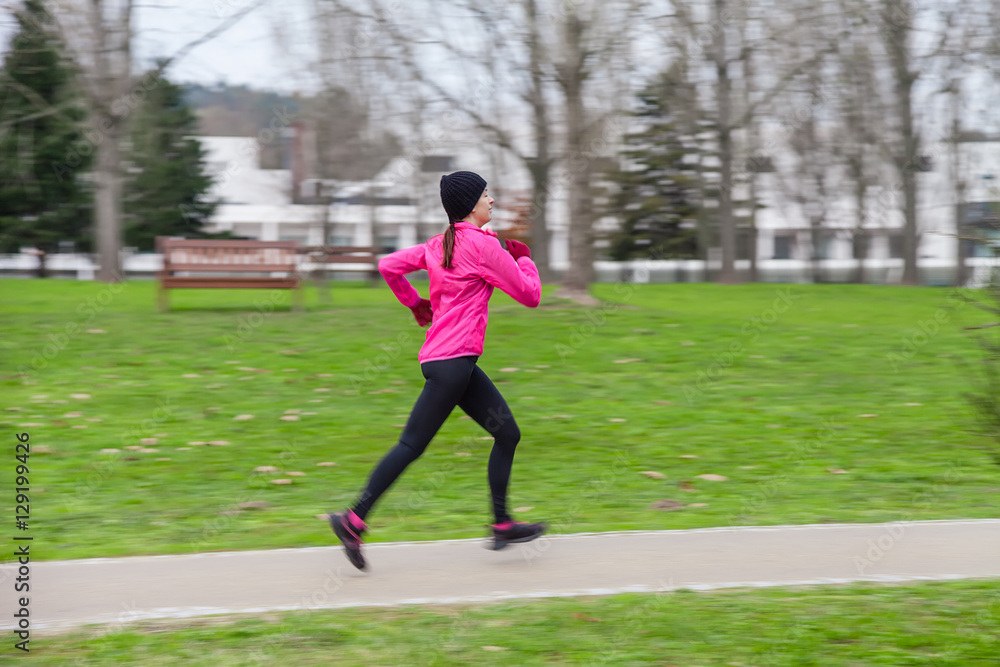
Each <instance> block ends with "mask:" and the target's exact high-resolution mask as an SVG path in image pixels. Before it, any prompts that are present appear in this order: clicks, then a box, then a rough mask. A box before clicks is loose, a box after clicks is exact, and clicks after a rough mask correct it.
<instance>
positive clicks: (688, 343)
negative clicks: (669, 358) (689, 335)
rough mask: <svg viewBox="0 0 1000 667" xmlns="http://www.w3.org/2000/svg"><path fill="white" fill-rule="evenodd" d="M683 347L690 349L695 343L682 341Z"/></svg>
mask: <svg viewBox="0 0 1000 667" xmlns="http://www.w3.org/2000/svg"><path fill="white" fill-rule="evenodd" d="M681 345H682V346H684V347H690V346H692V345H694V341H690V340H683V341H681Z"/></svg>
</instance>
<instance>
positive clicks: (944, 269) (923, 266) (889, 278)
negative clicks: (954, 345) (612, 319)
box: [0, 253, 1000, 287]
mask: <svg viewBox="0 0 1000 667" xmlns="http://www.w3.org/2000/svg"><path fill="white" fill-rule="evenodd" d="M122 264H123V267H124V271H125V276H126V277H127V278H131V279H152V278H155V277H156V272H157V271H159V270H160V268H161V266H162V258H161V257H160V255H158V254H154V253H137V254H123V256H122ZM966 265H967V267H968V269H967V275H968V276H969V280H968V282H967V285H968V286H972V287H978V286H982V285H983V284H985V283H986V282H987V281H988V279H989V275H990V272H991V270H992V269H993V268H994V267H1000V258H996V259H995V258H992V257H972V258H969V259H968V260H966ZM45 266H46V269H47V271H48V273H49V275H51V276H57V277H61V278H74V279H77V280H93V279H94V274H95V273H96V270H97V264H96V263H95V262H94V261H93V259H92V258H91V256H90V255H85V254H52V255H48V256H47V257H46V260H45ZM857 266H858V263H857V261H856V260H844V259H826V260H820V261H819V262H818V263H817V265H816V270H815V273H816V277H815V280H814V278H813V274H814V269H813V264H812V262H808V261H804V260H796V259H769V260H761V261H759V262H758V263H757V279H758V281H760V282H765V283H810V282H823V283H848V282H852V281H853V280H854V277H855V275H856V271H857ZM302 268H303V270H311V269H312V268H314V267H313V266H312V265H303V267H302ZM328 268H329V269H330V270H331V271H332V272H336V268H337V266H336V265H330V266H329V267H328ZM343 268H355V267H343ZM594 269H595V273H596V280H597V281H598V282H634V283H695V282H706V281H711V280H714V279H715V277H716V275H717V274H718V266H717V264H716V263H715V262H704V261H702V260H633V261H628V262H610V261H603V260H602V261H597V262H594ZM37 270H38V257H37V256H35V255H31V254H26V253H24V254H17V255H0V276H7V277H25V278H27V277H32V276H34V275H35V274H36V273H37ZM736 270H737V275H738V278H739V279H740V280H743V281H746V280H749V276H750V262H749V261H748V260H739V261H737V262H736ZM902 274H903V261H902V260H901V259H871V260H867V261H866V262H865V282H866V283H869V284H889V285H891V284H895V283H898V282H899V280H900V278H901V277H902ZM353 277H354V278H356V275H354V276H353ZM920 277H921V281H922V282H923V283H924V284H925V285H951V284H953V283H954V278H955V264H954V263H953V262H949V261H945V260H938V259H925V260H921V262H920Z"/></svg>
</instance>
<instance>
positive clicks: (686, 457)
mask: <svg viewBox="0 0 1000 667" xmlns="http://www.w3.org/2000/svg"><path fill="white" fill-rule="evenodd" d="M677 458H679V459H696V458H698V455H697V454H681V455H680V456H678V457H677Z"/></svg>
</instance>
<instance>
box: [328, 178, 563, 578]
mask: <svg viewBox="0 0 1000 667" xmlns="http://www.w3.org/2000/svg"><path fill="white" fill-rule="evenodd" d="M441 203H442V204H443V205H444V210H445V212H447V214H448V223H449V224H448V230H447V231H446V232H445V233H444V234H442V235H439V236H435V237H434V238H432V239H431V240H429V241H428V242H427V243H422V244H420V245H416V246H413V247H412V248H406V249H404V250H399V251H397V252H394V253H392V254H391V255H388V256H386V257H384V258H383V259H382V260H381V261H380V262H379V264H378V269H379V272H380V273H381V274H382V276H383V277H384V278H385V281H386V283H388V285H389V287H390V288H391V289H392V291H393V293H394V294H395V295H396V298H398V299H399V301H400V302H401V303H402V304H403V305H404V306H406V307H407V308H409V309H410V310H411V311H412V312H413V316H414V317H415V318H416V320H417V323H418V324H419V325H420V326H422V327H423V326H427V325H428V324H430V325H431V327H430V328H429V329H428V330H427V339H426V341H425V342H424V345H423V347H421V348H420V354H419V357H418V359H419V361H420V370H421V372H422V373H423V376H424V379H425V380H426V382H425V383H424V388H423V391H422V392H421V393H420V397H419V398H417V402H416V405H414V406H413V411H412V412H411V413H410V417H409V419H408V420H407V422H406V426H405V428H404V429H403V433H402V435H401V436H400V438H399V442H398V443H397V444H396V446H395V447H393V448H392V449H390V450H389V453H388V454H386V456H385V458H383V459H382V461H381V462H379V464H378V465H377V466H375V469H374V470H373V471H372V474H371V477H370V478H369V480H368V485H367V486H366V487H365V489H364V491H363V492H362V493H361V496H360V497H359V498H358V500H357V502H356V503H355V504H354V506H353V507H351V508H350V509H348V510H345V511H344V512H342V513H339V514H331V515H330V525H331V526H332V527H333V532H334V533H336V535H337V537H338V538H339V539H340V541H341V542H342V543H343V544H344V549H345V550H346V552H347V557H348V559H350V561H351V563H352V564H353V565H354V566H355V567H357V568H358V569H361V570H363V569H365V559H364V556H363V555H362V553H361V544H362V540H361V536H362V534H363V533H364V532H365V531H366V529H367V526H366V525H365V518H366V517H367V515H368V512H370V511H371V509H372V506H373V505H374V504H375V502H376V501H377V500H378V499H379V497H381V496H382V494H383V493H385V492H386V490H387V489H388V488H389V487H390V486H392V484H393V482H395V481H396V479H397V478H399V476H400V475H401V474H402V473H403V471H404V470H406V467H407V466H408V465H410V464H411V463H413V462H414V461H416V460H417V458H418V457H419V456H420V455H421V454H423V453H424V450H425V449H427V445H428V444H429V443H430V441H431V439H433V438H434V436H435V434H437V432H438V429H440V428H441V425H442V424H444V421H445V419H447V418H448V415H450V414H451V411H452V410H453V409H454V408H455V406H458V407H460V408H462V410H463V411H465V413H466V414H467V415H469V416H470V417H472V419H474V420H475V421H476V423H478V424H479V425H480V426H482V427H483V428H484V429H486V431H487V432H489V433H490V434H491V435H492V436H493V438H494V440H493V451H492V452H491V453H490V461H489V468H488V474H487V476H488V479H489V484H490V493H491V495H492V499H493V516H494V519H495V523H494V524H493V525H492V528H493V542H492V545H491V547H492V548H493V549H503V548H504V547H506V546H507V545H508V544H511V543H514V542H528V541H530V540H533V539H535V538H537V537H539V536H540V535H542V533H544V532H545V525H544V524H541V523H524V522H515V521H514V520H513V519H512V518H511V516H510V514H509V513H508V511H507V483H508V481H509V480H510V470H511V465H512V464H513V461H514V449H515V448H516V447H517V443H518V441H519V440H520V439H521V432H520V430H519V429H518V427H517V423H516V422H515V421H514V417H513V416H512V415H511V413H510V408H508V407H507V402H506V401H505V400H504V398H503V396H501V395H500V392H499V391H498V390H497V388H496V387H495V386H494V385H493V382H492V381H491V380H490V379H489V377H487V376H486V373H484V372H483V371H482V369H480V368H479V367H478V366H477V365H476V362H477V361H478V360H479V355H481V354H482V353H483V339H484V337H485V335H486V322H487V319H488V311H489V301H490V296H492V294H493V288H494V287H499V288H500V289H501V290H503V291H504V292H506V293H507V294H509V295H510V296H511V297H513V298H514V299H516V300H517V301H518V302H520V303H522V304H524V305H525V306H528V307H529V308H535V307H536V306H538V302H539V300H540V299H541V289H542V288H541V281H540V280H539V278H538V269H537V268H536V267H535V263H534V262H533V261H532V260H531V251H530V250H529V249H528V246H526V245H525V244H523V243H520V242H518V241H514V240H512V239H508V240H507V242H506V248H505V247H504V245H503V244H502V243H501V241H500V240H499V239H498V238H497V235H496V233H495V232H492V231H489V230H486V229H483V225H485V224H486V223H488V222H489V221H490V220H491V219H492V217H493V199H492V198H491V197H490V196H489V194H488V193H487V191H486V181H485V180H483V178H482V177H481V176H479V175H478V174H475V173H473V172H471V171H458V172H455V173H453V174H449V175H447V176H442V177H441ZM420 269H425V270H426V271H427V272H428V274H429V275H430V300H428V299H423V298H421V297H420V294H419V293H418V292H417V290H416V289H414V288H413V286H412V285H411V284H410V282H409V281H408V280H406V278H404V277H403V276H404V275H406V274H407V273H412V272H413V271H418V270H420ZM432 321H433V324H432Z"/></svg>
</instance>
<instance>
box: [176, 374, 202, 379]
mask: <svg viewBox="0 0 1000 667" xmlns="http://www.w3.org/2000/svg"><path fill="white" fill-rule="evenodd" d="M181 377H185V378H200V377H201V376H200V375H198V374H197V373H185V374H184V375H182V376H181Z"/></svg>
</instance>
